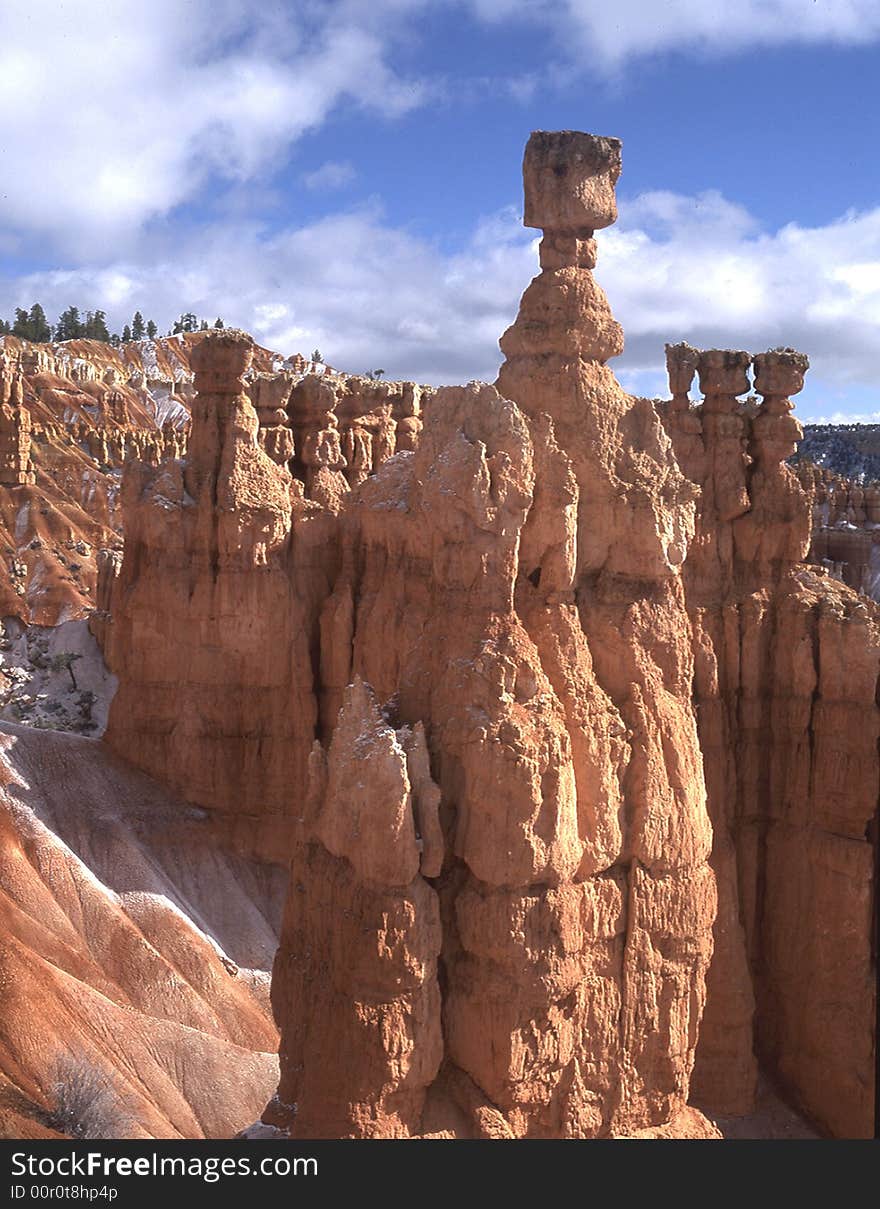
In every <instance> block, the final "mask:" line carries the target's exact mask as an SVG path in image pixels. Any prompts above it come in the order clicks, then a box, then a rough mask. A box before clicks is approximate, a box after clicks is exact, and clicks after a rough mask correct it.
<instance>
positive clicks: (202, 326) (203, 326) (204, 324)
mask: <svg viewBox="0 0 880 1209" xmlns="http://www.w3.org/2000/svg"><path fill="white" fill-rule="evenodd" d="M207 330H208V320H207V319H203V320H202V322H201V323H200V324H199V331H200V332H206V331H207Z"/></svg>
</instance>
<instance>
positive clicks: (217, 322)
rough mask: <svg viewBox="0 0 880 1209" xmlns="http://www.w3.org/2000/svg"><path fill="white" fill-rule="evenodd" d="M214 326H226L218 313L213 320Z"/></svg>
mask: <svg viewBox="0 0 880 1209" xmlns="http://www.w3.org/2000/svg"><path fill="white" fill-rule="evenodd" d="M214 327H216V328H224V327H226V324H225V323H224V322H223V320H222V319H221V318H220V317H219V315H218V317H217V318H216V319H215V320H214Z"/></svg>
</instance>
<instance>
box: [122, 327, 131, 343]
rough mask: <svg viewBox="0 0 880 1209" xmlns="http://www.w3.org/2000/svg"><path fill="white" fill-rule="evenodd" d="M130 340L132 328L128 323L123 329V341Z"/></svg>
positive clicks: (127, 341)
mask: <svg viewBox="0 0 880 1209" xmlns="http://www.w3.org/2000/svg"><path fill="white" fill-rule="evenodd" d="M130 340H131V328H130V327H129V326H128V324H127V323H126V325H125V327H124V328H123V329H122V343H123V344H128V343H129V341H130Z"/></svg>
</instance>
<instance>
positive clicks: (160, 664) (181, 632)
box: [102, 332, 321, 850]
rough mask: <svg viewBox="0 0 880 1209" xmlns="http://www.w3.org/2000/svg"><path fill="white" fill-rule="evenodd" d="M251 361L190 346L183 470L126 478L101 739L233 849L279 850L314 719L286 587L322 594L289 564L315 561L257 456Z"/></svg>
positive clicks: (304, 602) (305, 649)
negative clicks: (227, 829) (229, 824)
mask: <svg viewBox="0 0 880 1209" xmlns="http://www.w3.org/2000/svg"><path fill="white" fill-rule="evenodd" d="M251 355H252V345H251V341H250V338H249V337H245V336H243V335H242V334H240V333H236V332H224V333H218V334H217V335H212V336H210V337H209V338H208V339H206V340H205V341H204V342H203V343H202V344H200V345H199V346H198V347H197V349H196V350H195V351H194V353H193V358H192V364H193V369H194V372H195V383H196V391H197V393H196V396H195V399H194V401H193V417H192V433H191V436H190V442H189V452H188V457H187V460H186V462H185V463H182V462H169V463H165V464H164V465H163V466H160V467H159V468H158V469H153V468H150V467H147V466H145V465H143V464H137V463H133V464H131V466H130V469H129V472H128V473H127V476H126V479H125V483H124V487H123V515H124V527H125V552H124V558H123V562H122V568H121V571H118V569H117V568H116V567H115V566H110V565H109V564H108V566H107V574H108V576H111V578H112V585H111V586H110V588H109V589H108V590H107V595H108V596H109V613H110V616H111V618H112V621H111V623H110V625H109V627H107V628H106V631H105V632H106V638H105V643H106V646H105V650H106V655H107V658H108V663H109V665H110V667H111V668H112V669H114V670H116V669H118V674H119V676H120V688H119V691H118V693H117V696H116V698H115V700H114V703H113V707H112V710H111V715H110V720H109V726H108V731H107V740H108V742H109V743H110V744H111V746H113V747H114V749H115V750H117V751H118V752H120V754H122V755H124V756H126V758H128V759H129V760H131V761H132V763H134V764H136V765H138V766H139V767H141V768H143V769H145V770H147V771H152V772H154V773H155V774H157V775H161V776H162V778H163V780H164V781H165V782H166V783H167V784H169V785H171V786H172V787H174V788H175V789H176V790H177V791H178V792H180V793H183V794H184V795H185V796H186V797H188V798H189V799H190V800H192V801H195V802H198V803H200V804H203V805H206V806H210V807H213V808H215V809H217V810H219V811H223V812H225V813H226V814H227V815H228V816H229V817H230V818H231V819H233V820H234V826H235V829H236V834H237V835H238V837H239V839H240V842H241V843H242V845H243V846H244V847H245V848H250V849H254V848H256V849H261V848H265V847H267V846H268V848H270V849H271V848H272V846H273V845H279V844H281V845H283V844H285V843H286V844H288V845H289V837H288V839H287V840H286V841H285V840H283V839H281V838H280V837H279V834H276V832H277V831H278V828H282V830H283V826H284V824H285V822H286V821H289V819H290V816H291V814H292V813H293V809H294V806H293V804H292V802H291V795H290V785H291V783H293V784H301V783H304V780H305V770H306V761H307V757H308V752H309V749H310V747H311V743H312V739H313V735H314V725H315V706H314V696H313V692H312V670H311V659H310V653H309V644H310V622H309V617H308V600H309V589H308V588H306V589H304V590H303V589H302V588H301V589H300V591H302V592H303V595H300V593H299V592H298V590H297V584H298V583H299V584H300V585H301V584H302V583H303V582H308V581H312V582H313V586H312V588H311V590H312V591H318V592H319V591H320V589H321V584H320V580H319V578H318V576H317V575H316V574H315V573H313V572H312V569H311V568H307V571H303V570H302V568H301V565H300V566H299V567H298V566H297V560H298V559H299V560H302V559H305V560H307V561H308V560H309V559H311V558H313V557H315V550H314V548H313V546H312V541H313V539H312V537H311V531H312V529H313V528H314V527H315V526H314V525H311V524H310V522H311V520H312V517H311V513H310V510H309V507H308V505H305V504H304V503H303V502H302V500H301V498H299V497H297V496H296V494H295V493H294V491H293V482H292V480H291V477H290V475H289V473H288V472H287V470H286V469H284V468H282V467H281V466H279V465H278V464H277V463H276V462H275V461H273V460H272V458H271V457H269V456H268V455H267V454H266V453H265V452H264V450H263V448H262V447H261V444H260V441H259V424H258V419H257V414H256V412H255V410H254V408H253V406H252V404H251V402H250V400H249V398H248V396H247V394H246V392H245V390H244V383H243V374H244V373H245V371H246V370H247V368H248V366H249V364H250V360H251ZM296 526H298V527H299V540H298V541H297V542H296V549H294V548H293V541H292V534H293V531H294V528H295V527H296ZM317 540H318V541H320V537H318V539H317ZM294 570H297V571H299V574H298V575H294V574H292V571H294ZM307 572H308V573H307ZM102 590H103V589H102ZM288 850H289V849H288Z"/></svg>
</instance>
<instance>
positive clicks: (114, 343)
mask: <svg viewBox="0 0 880 1209" xmlns="http://www.w3.org/2000/svg"><path fill="white" fill-rule="evenodd" d="M110 343H111V344H112V346H113V347H114V348H119V346H120V344H121V343H122V341H121V340H120V339H119V333H118V332H113V334H112V335H111V337H110Z"/></svg>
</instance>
